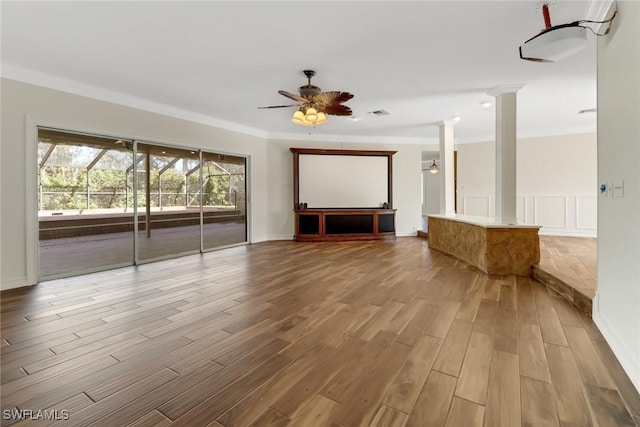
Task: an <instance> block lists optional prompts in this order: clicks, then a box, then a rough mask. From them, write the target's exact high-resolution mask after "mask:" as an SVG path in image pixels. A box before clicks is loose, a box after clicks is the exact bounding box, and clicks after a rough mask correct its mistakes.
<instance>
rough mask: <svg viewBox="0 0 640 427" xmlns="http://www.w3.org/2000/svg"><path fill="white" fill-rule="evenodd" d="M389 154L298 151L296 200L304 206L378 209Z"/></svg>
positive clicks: (383, 196) (386, 179)
mask: <svg viewBox="0 0 640 427" xmlns="http://www.w3.org/2000/svg"><path fill="white" fill-rule="evenodd" d="M388 162H389V157H388V156H368V155H332V154H325V155H316V154H302V153H301V154H300V156H299V166H298V183H299V184H298V185H299V187H298V194H299V198H298V200H299V201H300V203H307V205H308V208H380V207H382V204H383V203H386V202H388V200H387V198H388V197H389V188H388V183H389V177H388V172H389V165H388Z"/></svg>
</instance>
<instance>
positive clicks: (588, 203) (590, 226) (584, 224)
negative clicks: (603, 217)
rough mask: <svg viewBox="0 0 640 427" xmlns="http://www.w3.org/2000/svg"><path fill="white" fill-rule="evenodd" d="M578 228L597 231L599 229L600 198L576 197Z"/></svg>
mask: <svg viewBox="0 0 640 427" xmlns="http://www.w3.org/2000/svg"><path fill="white" fill-rule="evenodd" d="M576 228H579V229H581V230H584V229H587V230H595V229H597V228H598V198H597V197H590V196H582V197H576Z"/></svg>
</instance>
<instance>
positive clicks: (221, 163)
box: [202, 152, 247, 249]
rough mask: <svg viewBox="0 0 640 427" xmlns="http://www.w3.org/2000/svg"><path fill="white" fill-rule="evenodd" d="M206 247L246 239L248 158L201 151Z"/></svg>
mask: <svg viewBox="0 0 640 427" xmlns="http://www.w3.org/2000/svg"><path fill="white" fill-rule="evenodd" d="M202 180H203V191H202V199H203V212H204V213H203V217H204V221H203V222H204V224H203V237H202V239H203V247H204V249H212V248H217V247H221V246H228V245H233V244H237V243H244V242H246V241H247V197H246V196H247V192H246V188H247V187H246V159H245V158H244V157H236V156H229V155H225V154H216V153H205V152H203V153H202Z"/></svg>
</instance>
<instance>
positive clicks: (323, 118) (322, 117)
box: [316, 111, 327, 125]
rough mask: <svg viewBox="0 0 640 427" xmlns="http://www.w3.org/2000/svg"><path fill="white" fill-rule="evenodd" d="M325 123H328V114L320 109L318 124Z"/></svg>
mask: <svg viewBox="0 0 640 427" xmlns="http://www.w3.org/2000/svg"><path fill="white" fill-rule="evenodd" d="M323 123H327V115H326V114H325V113H323V112H322V111H320V112H319V113H318V119H317V120H316V124H317V125H321V124H323Z"/></svg>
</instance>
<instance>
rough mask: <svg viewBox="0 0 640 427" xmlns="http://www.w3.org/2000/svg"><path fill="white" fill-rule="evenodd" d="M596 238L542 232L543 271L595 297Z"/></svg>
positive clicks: (541, 261)
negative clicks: (552, 234) (546, 234)
mask: <svg viewBox="0 0 640 427" xmlns="http://www.w3.org/2000/svg"><path fill="white" fill-rule="evenodd" d="M597 252H598V251H597V239H594V238H588V237H563V236H540V265H539V267H540V268H542V269H543V270H544V271H546V272H548V273H550V274H552V275H553V276H555V277H556V278H558V279H560V280H562V281H563V282H564V283H566V284H567V285H569V286H571V287H573V288H575V289H576V290H578V291H580V292H581V293H582V294H584V295H586V296H588V297H590V298H593V296H594V295H595V292H596V289H597V286H596V281H597Z"/></svg>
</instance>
